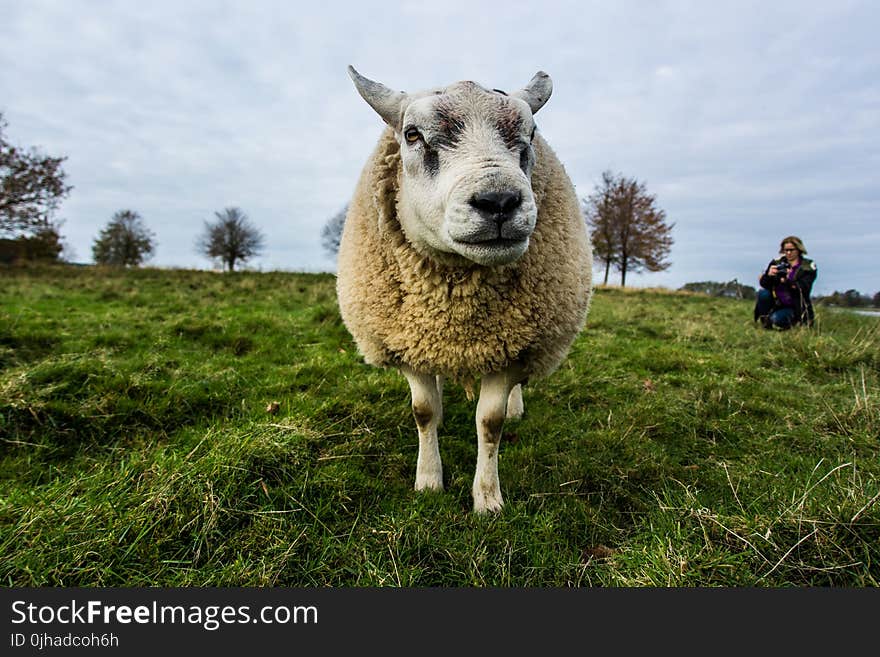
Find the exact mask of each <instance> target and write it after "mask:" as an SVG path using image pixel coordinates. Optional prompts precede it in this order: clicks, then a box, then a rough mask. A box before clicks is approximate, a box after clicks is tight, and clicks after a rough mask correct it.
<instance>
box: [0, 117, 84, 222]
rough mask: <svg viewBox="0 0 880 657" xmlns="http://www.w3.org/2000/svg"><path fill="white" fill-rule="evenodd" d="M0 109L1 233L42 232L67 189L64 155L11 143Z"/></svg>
mask: <svg viewBox="0 0 880 657" xmlns="http://www.w3.org/2000/svg"><path fill="white" fill-rule="evenodd" d="M6 126H7V123H6V121H4V120H3V114H2V113H0V233H7V234H13V233H16V232H17V233H28V234H36V233H40V232H45V227H46V226H47V225H51V223H50V217H51V215H52V213H53V212H54V211H55V210H56V208H57V207H58V204H59V203H60V202H61V200H62V199H63V198H64V197H65V196H67V194H68V193H69V192H70V189H71V187H70V185H66V184H65V182H64V179H65V176H66V174H65V173H64V170H63V169H62V168H61V163H62V162H64V160H65V159H67V158H64V157H48V156H45V155H41V154H39V153H38V152H37V151H36V150H35V149H29V150H26V151H24V150H21V149H20V148H16V147H15V146H12V145H10V144H9V143H8V142H7V141H6V138H5V136H4V135H3V129H4V128H5V127H6Z"/></svg>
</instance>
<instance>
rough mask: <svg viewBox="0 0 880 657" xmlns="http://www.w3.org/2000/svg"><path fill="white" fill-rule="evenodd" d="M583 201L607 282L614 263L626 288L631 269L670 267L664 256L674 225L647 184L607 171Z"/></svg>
mask: <svg viewBox="0 0 880 657" xmlns="http://www.w3.org/2000/svg"><path fill="white" fill-rule="evenodd" d="M582 203H583V206H584V217H585V219H586V221H587V225H588V226H589V228H590V236H591V238H592V241H593V249H594V255H595V257H596V259H597V260H599V261H600V262H604V263H605V283H607V282H608V273H609V271H610V268H611V266H612V265H613V266H614V267H615V269H617V270H618V271H619V272H620V284H621V286H623V287H626V275H627V273H628V272H630V271H632V272H639V271H642V270H648V271H663V270H665V269H669V266H670V265H671V263H670V262H667V261H666V260H665V258H666V257H667V256H668V255H669V251H670V249H671V247H672V228H673V227H674V226H675V224H667V223H666V213H665V212H664V211H663V210H661V209H660V208H658V207H657V206H656V198H655V197H654V196H653V195H651V194H649V193H648V191H647V188H646V187H645V184H644V183H641V182H639V181H637V180H635V179H634V178H626V177H624V176H623V175H622V174H618V175H615V174H613V173H611V172H610V171H605V172H603V173H602V182H601V184H599V185H597V186H596V189H595V191H594V192H593V194H591V195H590V196H589V197H588V198H586V199H583V201H582Z"/></svg>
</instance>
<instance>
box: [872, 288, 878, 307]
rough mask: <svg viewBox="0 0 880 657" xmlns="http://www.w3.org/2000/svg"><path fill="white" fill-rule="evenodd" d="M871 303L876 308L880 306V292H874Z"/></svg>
mask: <svg viewBox="0 0 880 657" xmlns="http://www.w3.org/2000/svg"><path fill="white" fill-rule="evenodd" d="M871 305H873V306H874V307H875V308H880V292H877V293H875V294H874V298H873V299H872V301H871Z"/></svg>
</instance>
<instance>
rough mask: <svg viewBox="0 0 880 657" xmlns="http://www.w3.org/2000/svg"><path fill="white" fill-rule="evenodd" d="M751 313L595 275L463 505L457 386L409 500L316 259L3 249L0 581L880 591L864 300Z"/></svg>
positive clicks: (876, 421)
mask: <svg viewBox="0 0 880 657" xmlns="http://www.w3.org/2000/svg"><path fill="white" fill-rule="evenodd" d="M751 312H752V309H751V305H750V304H749V303H748V302H740V301H733V300H725V299H714V298H709V297H704V296H697V295H686V294H680V293H669V292H664V291H651V290H637V291H629V290H627V291H623V290H620V289H614V288H608V289H600V290H598V291H597V294H596V296H595V298H594V301H593V305H592V309H591V312H590V316H589V318H588V321H587V327H586V329H585V331H584V333H583V334H582V335H581V337H580V338H579V339H578V341H577V342H576V343H575V346H574V348H573V350H572V353H571V354H570V356H569V358H568V360H567V361H566V362H565V363H564V364H563V365H562V367H561V368H560V369H559V370H558V371H557V372H556V373H555V374H554V375H553V376H552V377H550V378H548V379H546V380H544V381H540V382H537V383H535V384H534V385H532V386H529V387H527V388H526V390H525V404H526V415H525V417H524V418H523V419H522V420H521V421H519V422H515V423H513V422H511V423H508V424H507V425H506V426H505V438H504V442H503V445H502V449H501V457H500V462H499V469H500V475H501V483H502V490H503V492H504V495H505V500H506V506H505V508H504V510H503V512H502V513H500V514H499V515H497V516H489V517H480V516H475V515H474V514H472V513H471V511H470V508H471V499H470V485H471V479H472V477H473V470H474V463H475V459H476V436H475V430H474V419H473V413H474V408H475V403H474V402H471V401H468V400H467V398H466V396H465V394H464V392H463V391H462V390H461V389H458V388H455V387H447V391H446V409H445V410H446V415H445V419H444V425H443V427H441V444H440V449H441V454H442V456H443V459H444V476H445V485H446V492H445V493H442V494H416V493H415V492H414V491H413V490H412V484H413V481H414V476H415V459H416V449H417V448H416V445H417V435H416V430H415V423H414V421H413V419H412V416H411V413H410V409H409V398H408V388H407V385H406V382H405V380H404V379H403V378H402V377H401V376H400V375H399V374H397V373H396V372H393V371H386V370H378V369H375V368H370V367H368V366H366V365H364V364H363V363H362V361H361V360H360V358H359V357H358V354H357V352H356V349H355V347H354V344H353V342H352V340H351V338H350V337H349V335H348V333H347V332H346V330H345V328H344V326H343V325H342V323H341V321H340V319H339V315H338V311H337V307H336V300H335V293H334V279H333V277H332V276H330V275H306V274H292V273H240V274H234V275H221V274H216V273H210V272H192V271H164V270H152V269H145V270H134V271H103V270H97V269H94V268H90V267H84V268H46V269H4V270H2V271H0V456H2V467H0V528H2V532H0V557H2V558H0V582H2V584H3V585H5V586H34V585H36V586H46V585H55V586H150V585H159V586H202V585H207V586H307V587H312V586H454V587H460V586H499V587H507V586H518V587H519V586H530V587H550V586H618V587H620V586H673V587H677V586H762V587H783V586H804V585H813V586H848V587H857V586H858V587H860V586H871V587H874V586H877V584H878V582H880V501H878V495H880V386H878V377H880V322H878V320H877V319H875V318H870V317H860V316H857V315H854V314H845V313H832V312H827V311H823V309H821V308H819V309H818V322H817V325H816V327H815V328H814V329H813V330H802V329H801V330H794V331H791V332H788V333H777V332H768V331H763V330H759V329H757V328H755V327H754V326H753V325H752V321H751ZM270 402H278V404H279V406H278V410H277V412H276V413H274V414H272V413H269V412H267V405H268V404H269V403H270Z"/></svg>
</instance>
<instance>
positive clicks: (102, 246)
mask: <svg viewBox="0 0 880 657" xmlns="http://www.w3.org/2000/svg"><path fill="white" fill-rule="evenodd" d="M155 250H156V238H155V235H154V234H153V232H152V231H151V230H149V229H148V228H147V226H146V224H144V220H143V219H142V218H141V216H140V215H139V214H138V213H137V212H135V211H134V210H119V211H118V212H117V213H116V214H114V215H113V218H112V219H111V220H110V221H109V222H108V224H107V226H106V227H105V228H104V230H102V231H101V233H100V235H98V237H96V238H95V241H94V242H93V243H92V257H93V258H94V259H95V262H96V263H97V264H99V265H112V266H114V267H137V266H138V265H140V264H141V263H142V262H143V261H144V260H146V259H147V258H149V257H150V256H151V255H152V254H153V252H154V251H155Z"/></svg>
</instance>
